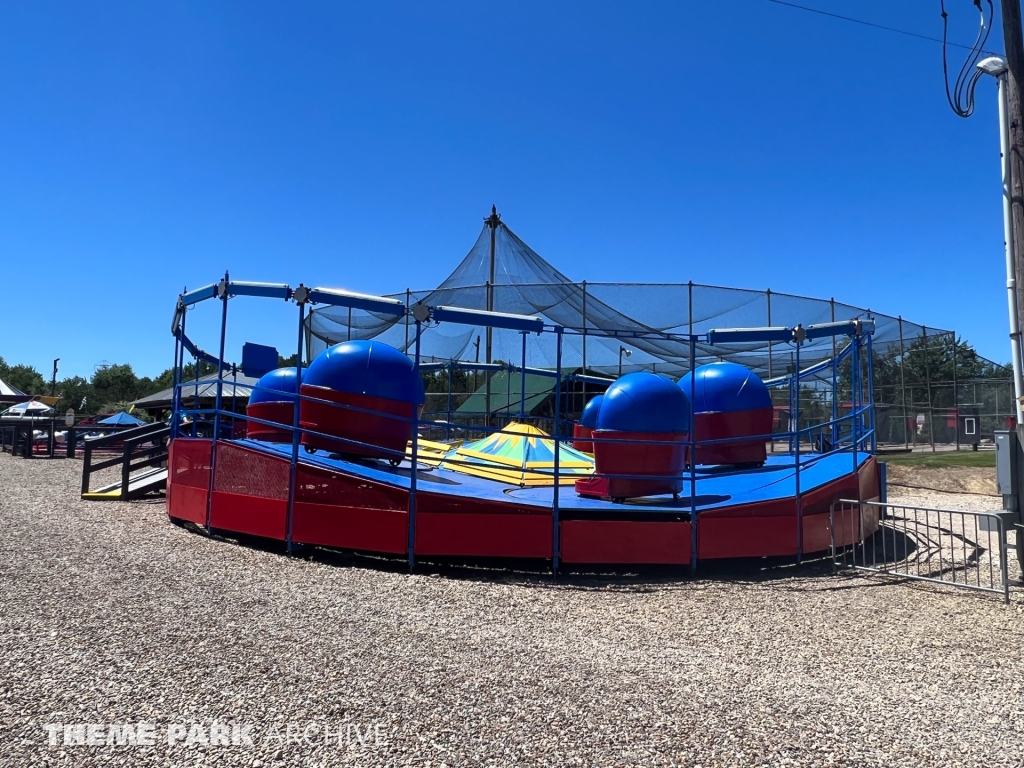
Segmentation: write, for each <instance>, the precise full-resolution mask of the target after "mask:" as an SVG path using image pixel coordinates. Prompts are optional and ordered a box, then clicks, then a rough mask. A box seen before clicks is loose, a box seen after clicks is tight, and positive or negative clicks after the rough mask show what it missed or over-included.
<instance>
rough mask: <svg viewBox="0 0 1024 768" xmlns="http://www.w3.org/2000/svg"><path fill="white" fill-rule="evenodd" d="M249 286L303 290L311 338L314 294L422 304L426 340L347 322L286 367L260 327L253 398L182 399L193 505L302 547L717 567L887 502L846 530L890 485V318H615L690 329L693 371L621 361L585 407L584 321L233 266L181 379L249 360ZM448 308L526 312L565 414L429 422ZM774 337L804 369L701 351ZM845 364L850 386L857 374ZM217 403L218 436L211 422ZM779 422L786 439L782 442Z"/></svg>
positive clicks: (171, 494)
mask: <svg viewBox="0 0 1024 768" xmlns="http://www.w3.org/2000/svg"><path fill="white" fill-rule="evenodd" d="M243 297H244V298H245V299H249V298H257V299H268V298H273V299H277V300H278V301H280V300H282V299H284V300H287V301H290V302H292V303H294V305H295V306H296V308H297V310H298V352H299V355H298V357H297V359H298V360H302V359H303V340H304V328H305V325H304V323H305V316H306V312H307V308H309V307H310V306H312V305H328V306H333V307H341V308H349V309H354V310H358V311H364V312H371V313H374V314H375V315H387V316H393V317H397V318H402V319H403V320H404V321H406V322H409V323H411V325H412V328H413V329H414V336H413V338H412V339H411V343H410V345H409V346H410V347H411V349H410V350H409V351H410V353H411V354H406V353H404V352H402V351H400V350H398V349H396V348H394V347H392V346H389V345H387V344H384V343H383V342H380V341H372V340H371V341H368V340H356V341H344V342H342V343H339V344H336V345H334V346H331V347H329V348H328V349H326V350H325V351H324V352H322V353H320V354H319V355H317V356H316V357H315V358H314V359H313V360H311V361H309V362H308V365H307V366H300V367H292V368H285V369H278V368H277V360H278V357H277V350H276V349H272V348H270V347H266V346H261V345H257V344H246V345H245V347H244V348H243V354H242V363H241V368H242V369H243V371H244V372H245V373H246V375H250V376H252V375H255V376H261V377H262V378H260V380H259V383H258V384H257V386H256V389H255V390H254V391H253V394H252V397H251V399H250V401H249V404H248V408H247V412H246V413H245V415H242V414H239V413H235V412H234V411H231V410H227V409H225V408H224V405H225V403H224V402H223V399H222V397H221V395H220V387H218V395H217V398H216V402H215V403H214V405H213V407H212V408H209V407H206V408H201V407H199V406H200V403H199V402H198V401H195V402H189V401H187V400H184V399H183V398H182V397H181V396H180V394H179V396H176V397H175V399H174V414H173V416H172V421H171V425H172V427H171V429H172V435H171V443H170V455H169V460H168V478H167V514H168V516H169V517H170V518H171V520H172V521H174V522H177V523H184V522H190V523H193V524H196V525H198V526H201V527H203V528H205V529H207V530H214V531H229V532H234V533H239V534H248V535H253V536H260V537H266V538H270V539H278V540H281V541H283V542H285V543H286V544H287V547H288V550H289V551H292V549H293V548H295V547H297V546H299V545H303V546H318V547H328V548H338V549H348V550H359V551H367V552H377V553H387V554H391V555H396V556H404V557H406V558H407V559H408V563H409V567H410V568H412V567H414V565H415V562H416V558H417V557H418V556H421V557H424V556H429V557H475V558H525V559H531V560H543V561H547V562H548V563H549V564H550V567H551V568H553V569H555V570H557V569H558V568H559V566H560V564H561V563H567V564H575V563H580V564H584V563H585V564H640V563H651V564H678V565H689V566H690V568H691V569H696V567H697V564H698V562H699V561H701V560H708V559H715V558H734V557H751V556H771V555H775V556H779V555H781V556H795V557H796V558H797V560H798V561H799V560H800V559H801V558H802V557H803V556H804V555H806V554H809V553H814V552H820V551H822V550H826V549H828V548H829V547H830V546H831V545H833V544H836V545H844V544H849V543H852V541H853V540H854V539H856V540H861V539H863V538H864V537H866V536H870V535H871V534H872V533H874V531H875V530H876V529H877V527H878V522H879V521H878V519H877V512H876V511H872V510H877V507H871V506H866V505H865V506H861V508H860V509H861V510H862V511H861V512H860V513H858V514H860V515H861V519H859V521H858V524H857V525H855V526H851V527H849V528H845V529H844V531H845V533H841V532H839V531H832V530H830V523H829V510H830V506H831V505H832V503H833V502H834V501H836V500H838V499H860V500H862V501H877V500H878V499H879V498H880V497H881V496H882V490H881V489H882V488H883V487H884V483H883V482H881V477H880V473H881V470H880V466H879V465H878V464H877V463H876V461H875V457H874V450H875V435H874V424H873V418H874V416H873V407H872V387H871V386H870V380H871V378H870V377H871V362H870V361H871V354H870V350H871V339H872V333H873V331H874V324H873V322H872V321H871V320H849V321H843V322H834V323H824V324H819V325H809V326H806V327H804V326H800V325H797V326H796V327H763V328H732V329H720V330H712V331H710V332H708V333H705V334H691V335H685V334H684V335H680V334H663V333H657V332H649V333H648V332H641V331H638V332H636V333H634V334H632V335H631V334H628V333H623V332H621V331H615V332H608V333H607V334H606V335H607V337H609V338H613V339H615V341H614V343H619V341H620V340H622V339H626V338H631V337H632V338H635V339H639V338H641V337H644V336H647V337H648V338H655V337H656V338H666V337H668V336H669V335H670V336H671V338H672V341H673V342H675V343H682V344H685V345H687V347H688V349H689V361H688V363H689V365H688V368H687V369H688V371H689V373H687V374H686V375H685V376H684V377H683V378H682V379H681V380H680V381H679V382H675V381H673V380H672V379H670V378H668V377H666V376H664V375H661V374H656V373H651V372H634V373H628V374H626V375H624V376H621V377H619V378H618V379H616V380H614V381H613V382H611V383H610V386H608V387H607V389H606V391H605V392H604V393H603V395H597V394H595V396H594V397H593V398H592V399H591V400H590V401H589V403H588V404H587V407H586V408H585V409H584V411H583V414H582V416H581V417H580V420H579V423H576V424H573V423H571V422H570V421H569V420H568V419H567V413H566V410H567V409H566V403H565V402H563V400H564V396H563V394H562V393H563V384H564V383H566V382H567V381H570V380H571V379H572V378H573V375H574V374H567V373H566V372H565V370H564V369H563V365H562V359H563V358H562V345H563V340H564V339H566V338H567V337H570V336H573V335H578V334H580V333H583V329H580V328H570V327H564V326H561V325H557V324H552V323H550V322H548V321H546V320H545V319H544V318H541V317H536V316H528V315H513V314H507V313H501V312H488V311H484V310H474V309H464V308H460V307H447V306H428V305H425V304H416V305H413V306H406V304H405V303H403V302H402V301H399V300H396V299H391V298H385V297H378V296H369V295H364V294H357V293H351V292H347V291H341V290H334V289H326V288H307V287H305V286H304V285H299V286H298V287H297V288H294V289H293V288H291V287H289V286H287V285H280V284H268V283H251V282H238V281H232V280H230V279H228V278H227V276H225V279H224V280H222V281H220V282H219V283H216V284H213V285H209V286H206V287H204V288H200V289H198V290H194V291H190V292H187V293H185V294H183V295H181V296H180V297H179V299H178V303H177V307H176V312H175V317H174V322H173V326H172V329H173V333H174V336H175V339H176V348H175V386H176V387H177V389H178V392H179V393H180V391H181V387H182V385H183V384H185V383H186V382H183V381H182V372H183V369H184V366H185V362H186V356H191V357H192V358H194V359H195V360H197V361H204V362H206V363H209V364H212V365H213V366H215V367H216V370H218V371H220V372H221V374H220V375H221V376H222V377H224V376H225V371H228V370H230V369H231V365H230V364H229V363H226V362H225V338H226V327H227V318H228V304H229V302H230V301H232V300H235V299H237V298H243ZM218 301H219V302H221V337H220V352H219V355H217V356H214V355H211V354H209V353H207V352H204V351H202V350H201V349H199V347H197V346H196V345H195V344H194V343H193V342H192V340H191V339H190V338H189V337H188V336H187V335H186V332H185V327H186V316H187V315H188V314H190V313H191V312H192V311H194V310H195V309H196V308H197V307H198V306H199V305H201V304H203V303H204V302H218ZM437 324H453V325H458V324H462V325H467V326H474V327H477V328H486V329H501V330H504V331H514V332H518V333H521V334H522V349H523V357H522V366H521V368H520V370H521V372H522V375H523V376H524V377H525V375H526V372H527V371H528V370H529V372H530V373H531V374H532V375H542V376H547V377H551V378H552V379H554V381H555V387H554V389H553V396H554V403H553V419H548V421H549V422H553V430H552V432H551V433H550V434H549V433H547V432H545V431H543V430H542V429H540V427H539V426H538V425H537V424H535V423H531V421H536V420H534V419H533V418H532V417H531V416H530V415H529V414H527V413H526V412H525V410H524V409H523V408H522V407H521V408H520V416H519V418H518V420H517V421H515V422H513V423H512V424H509V425H506V426H505V428H504V429H495V428H492V427H490V426H488V422H489V419H484V420H483V421H484V423H483V424H480V425H470V424H465V425H462V430H463V432H469V433H473V432H476V435H477V437H478V438H479V439H473V438H470V439H464V440H459V441H450V442H441V441H435V440H430V439H427V436H428V433H429V434H430V435H433V434H434V433H437V432H440V433H442V434H446V433H447V429H448V427H450V424H449V422H443V423H442V422H440V421H433V420H431V419H429V418H426V417H425V415H424V414H423V404H424V385H423V379H422V377H421V363H422V362H423V361H422V360H421V349H420V339H421V334H422V332H423V330H424V329H425V328H427V327H429V326H434V325H437ZM586 333H587V334H588V335H589V336H590V337H591V338H594V337H600V336H601V335H602V333H603V332H602V331H601V330H599V329H595V328H593V327H591V328H587V329H586ZM552 338H553V340H554V349H555V361H554V362H555V364H554V366H553V368H551V369H540V368H528V367H527V346H528V344H529V343H530V340H531V339H544V340H545V341H550V340H551V339H552ZM828 338H834V339H836V342H837V343H836V344H835V345H834V349H836V350H837V352H836V354H835V355H834V356H833V357H831V358H830V359H828V360H825V361H821V362H817V363H816V364H814V365H812V366H809V367H807V368H806V369H804V370H801V367H800V350H801V346H802V345H804V344H805V343H807V342H809V341H811V340H813V339H828ZM755 342H756V343H770V344H773V345H775V347H776V348H782V349H785V350H786V353H787V359H791V360H792V362H793V364H792V365H791V366H790V369H789V370H788V371H787V374H786V375H785V376H781V377H778V378H775V379H771V380H768V381H762V380H761V379H760V378H759V377H758V376H757V375H756V374H755V373H753V372H752V371H750V370H748V369H747V368H746V367H744V366H742V365H740V364H738V363H736V362H712V363H709V364H706V365H698V364H697V361H698V354H697V351H698V346H699V348H700V350H701V351H702V353H705V356H704V357H702V359H707V357H706V352H707V350H714V349H719V348H721V349H726V348H733V349H734V348H736V345H743V344H750V343H755ZM685 362H686V361H684V363H685ZM198 368H199V366H198V365H197V366H196V370H197V371H198ZM841 370H842V373H841ZM840 379H842V380H843V381H844V382H845V383H844V387H845V390H844V391H848V392H849V393H850V394H849V395H848V397H849V400H850V402H840V401H841V398H839V397H837V396H836V391H837V389H838V387H839V382H840ZM223 380H224V381H227V380H228V379H223ZM524 381H525V379H524ZM802 382H803V384H802ZM811 383H813V384H814V386H817V387H819V388H820V387H822V386H823V387H824V388H825V389H826V390H830V392H826V395H828V394H830V395H831V397H824V398H822V400H821V401H822V402H831V414H830V417H826V418H823V419H822V420H820V422H819V423H814V424H811V423H808V421H807V419H804V420H803V421H801V414H800V407H801V388H802V387H807V386H810V384H811ZM524 389H525V388H524ZM771 390H778V391H780V392H784V393H787V395H786V396H787V400H788V408H789V411H788V413H789V424H788V425H787V426H788V428H787V430H786V431H777V430H776V431H775V432H774V434H773V423H772V420H773V399H772V396H771ZM520 396H521V397H522V396H523V395H522V394H521V395H520ZM778 399H781V396H780V397H779V398H778ZM239 421H244V424H245V429H244V430H242V429H240V428H239V426H240V425H236V422H239ZM202 424H206V425H207V426H208V430H207V432H208V434H210V435H211V436H201V431H199V430H197V425H202ZM242 434H244V435H245V436H244V437H241V436H240V435H242ZM780 441H781V443H782V444H784V446H785V450H780V451H777V452H776V451H772V452H769V451H768V449H767V447H766V446H768V445H769V444H770V445H772V447H773V448H774V447H775V446H777V445H779V444H780ZM836 537H846V538H849V537H853V539H851V541H836V540H835V538H836Z"/></svg>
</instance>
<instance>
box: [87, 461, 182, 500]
mask: <svg viewBox="0 0 1024 768" xmlns="http://www.w3.org/2000/svg"><path fill="white" fill-rule="evenodd" d="M121 485H122V484H121V481H120V480H118V481H117V482H116V483H111V484H110V485H105V486H103V487H102V488H97V489H96V490H95V491H86V492H85V493H83V494H82V498H83V499H87V500H88V501H131V500H132V499H137V498H139V497H140V496H145V495H146V494H147V493H155V492H156V491H163V490H166V489H167V468H166V467H164V468H161V469H151V470H149V471H148V472H142V473H141V474H138V475H135V476H133V477H131V478H129V479H128V489H127V491H125V490H123V489H122V487H121Z"/></svg>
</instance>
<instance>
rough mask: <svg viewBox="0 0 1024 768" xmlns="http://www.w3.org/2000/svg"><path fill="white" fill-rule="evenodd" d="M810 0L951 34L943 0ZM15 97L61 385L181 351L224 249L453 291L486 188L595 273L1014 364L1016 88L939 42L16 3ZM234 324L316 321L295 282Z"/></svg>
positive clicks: (506, 8) (20, 330)
mask: <svg viewBox="0 0 1024 768" xmlns="http://www.w3.org/2000/svg"><path fill="white" fill-rule="evenodd" d="M806 4H809V5H814V6H815V7H818V8H821V9H825V10H831V11H836V12H841V13H848V14H852V15H856V16H858V17H860V18H864V19H867V20H870V21H876V22H879V23H883V24H887V25H892V26H897V27H901V28H904V29H907V30H911V31H915V32H919V33H922V34H930V35H941V22H940V19H939V16H938V8H937V4H936V3H935V2H933V1H932V0H927V1H925V0H912V1H911V2H905V3H891V2H880V0H865V2H860V3H857V4H855V6H854V5H851V4H850V3H845V2H839V1H838V0H806ZM948 4H949V5H950V9H951V11H952V13H953V18H952V26H953V30H952V36H953V37H954V38H955V39H957V40H959V41H962V42H969V41H971V40H972V39H973V34H974V23H975V18H976V17H974V16H972V15H971V14H972V9H971V5H970V3H969V2H968V0H962V1H961V2H959V3H957V2H955V1H954V2H950V3H948ZM989 47H990V48H994V49H995V50H1001V48H1002V45H1001V35H1000V34H999V33H998V27H997V32H996V33H995V34H993V37H992V40H991V41H990V45H989ZM956 56H957V57H958V56H959V54H956ZM0 97H2V100H3V117H2V118H0V263H2V264H3V274H4V290H3V293H2V298H0V316H2V318H3V319H2V320H0V355H2V356H3V357H4V358H6V359H7V360H8V362H12V363H13V362H26V363H31V364H33V365H35V366H36V367H37V368H39V369H40V370H41V371H42V372H43V373H44V375H47V376H48V374H49V367H50V361H51V360H52V358H54V357H60V358H61V359H62V362H61V375H71V374H82V375H89V374H91V372H92V369H93V365H94V364H95V363H97V362H99V361H100V360H108V361H110V362H130V363H131V364H132V365H133V366H134V367H135V369H136V371H137V372H138V373H140V375H155V374H157V373H159V372H160V371H161V370H162V369H164V368H166V367H168V366H169V365H170V364H171V357H172V349H173V343H172V338H171V336H170V333H169V327H170V320H171V313H172V308H173V303H174V299H175V297H176V295H177V294H178V292H179V291H180V290H181V288H182V286H184V285H188V286H189V287H197V286H199V285H201V284H205V283H210V282H214V281H216V280H217V279H218V277H219V276H220V275H221V274H223V271H224V270H225V269H230V270H231V273H232V275H233V276H234V277H236V278H238V279H250V280H266V281H281V282H288V283H291V284H292V285H295V284H297V283H298V282H299V281H304V282H306V283H307V284H322V285H335V286H344V287H348V288H351V289H355V290H361V291H366V292H382V293H383V292H393V291H400V290H403V289H405V288H407V287H412V288H429V287H432V286H434V285H436V284H437V283H438V282H439V281H440V280H441V279H443V278H444V277H445V276H446V275H447V274H448V273H449V272H450V271H451V269H452V268H453V267H454V266H455V265H456V264H457V263H458V262H459V260H460V259H461V258H462V257H463V256H464V255H465V253H466V252H467V251H468V249H469V248H470V246H471V245H472V243H473V242H474V240H475V238H476V236H477V234H478V232H479V229H480V226H481V220H482V217H483V216H484V215H486V214H487V213H488V211H489V209H490V206H491V203H496V204H497V205H498V208H499V210H500V211H501V212H502V214H503V218H504V220H505V221H506V222H507V223H508V224H509V225H510V226H511V227H512V229H513V230H515V231H516V233H517V234H519V235H520V236H521V237H523V238H524V239H525V240H526V241H527V242H528V243H530V244H531V245H532V246H533V247H534V248H535V249H536V250H537V251H538V252H539V253H541V254H542V255H543V256H544V257H545V258H547V259H548V260H549V261H551V262H553V263H554V264H555V265H556V266H558V267H559V268H560V269H561V270H562V271H563V272H565V273H567V274H568V275H570V276H571V277H573V278H575V279H588V280H591V281H617V280H622V281H658V282H677V281H678V282H685V281H687V280H694V281H696V282H703V283H711V284H718V285H730V286H737V287H746V288H757V289H764V288H769V287H770V288H771V289H773V290H775V291H781V292H789V293H797V294H805V295H809V296H815V297H823V298H828V297H830V296H834V297H836V298H837V299H840V300H842V301H845V302H848V303H852V304H858V305H861V306H866V307H870V308H872V309H874V310H877V311H880V312H885V313H890V314H903V316H905V317H907V318H910V319H912V320H914V321H917V322H923V323H927V324H928V325H931V326H935V327H939V328H947V329H955V330H957V331H959V332H960V333H961V334H962V335H963V336H964V337H965V338H966V339H967V340H968V341H970V342H971V343H973V344H974V345H975V346H976V347H977V348H978V350H979V351H980V352H981V353H982V354H984V355H985V356H987V357H990V358H994V359H996V360H999V361H1003V360H1006V359H1008V357H1009V349H1008V347H1009V345H1008V342H1007V340H1006V333H1007V332H1006V325H1007V320H1006V315H1007V313H1006V309H1005V287H1004V286H1005V279H1004V262H1003V253H1002V223H1001V221H1002V220H1001V208H1000V186H999V184H1000V182H999V157H998V131H997V124H996V122H997V117H996V107H995V84H994V82H992V81H990V80H989V81H987V82H982V84H981V86H980V87H979V91H978V98H979V107H978V111H977V113H976V115H975V116H974V117H973V118H971V119H970V120H962V119H959V118H957V117H955V116H954V115H953V113H952V112H951V111H950V109H949V107H948V106H947V105H946V99H945V96H944V93H943V85H942V71H941V46H939V45H938V44H935V43H930V42H926V41H923V40H915V39H912V38H909V37H903V36H900V35H895V34H891V33H888V32H883V31H880V30H875V29H870V28H867V27H863V26H858V25H854V24H849V23H846V22H841V21H837V20H834V19H829V18H825V17H822V16H818V15H814V14H810V13H806V12H802V11H797V10H793V9H791V8H786V7H783V6H780V5H775V4H772V3H770V2H768V1H767V0H742V1H741V2H737V3H691V2H642V3H623V2H616V3H611V2H585V3H584V2H562V1H560V2H554V3H552V2H543V3H541V2H524V3H513V4H497V5H496V4H488V3H483V4H481V3H468V2H466V3H455V2H445V3H422V2H415V3H414V2H401V3H390V2H379V3H337V2H327V3H311V2H305V3H304V2H297V3H280V2H272V3H271V2H252V1H251V0H246V2H214V3H210V2H201V3H200V2H194V3H184V2H183V3H155V2H149V3H140V2H125V3H114V2H107V3H98V4H94V3H77V4H71V3H59V4H50V3H44V2H32V3H6V4H4V5H3V7H2V8H0ZM236 305H237V306H239V307H241V306H243V305H242V304H240V303H239V302H233V303H232V307H233V309H232V312H235V310H234V307H235V306H236ZM214 312H215V310H211V311H210V312H208V313H207V314H208V315H210V316H211V318H210V319H211V320H212V315H213V314H214ZM196 314H197V315H198V313H196ZM233 319H234V320H235V322H234V323H233V324H232V328H233V336H232V339H231V344H232V345H233V346H234V347H235V348H236V349H237V347H238V346H239V345H240V344H241V342H242V341H246V340H250V341H263V342H269V343H275V344H279V345H281V346H282V347H284V346H286V345H289V346H290V345H292V344H293V342H292V339H293V338H294V336H295V331H294V327H293V326H294V313H293V312H292V311H289V310H286V309H285V308H284V306H283V305H282V307H280V308H278V307H276V306H274V305H270V306H267V305H266V304H265V303H264V304H258V305H257V307H256V309H240V310H239V311H238V312H236V313H235V315H233ZM204 322H205V321H204ZM210 327H212V326H211V324H206V325H204V330H208V329H209V328H210ZM190 335H192V334H190ZM197 341H199V342H200V343H201V344H202V346H205V347H206V348H209V349H215V348H216V339H215V336H214V335H213V334H212V333H207V334H206V335H205V336H201V337H200V338H199V339H197ZM232 356H237V353H235V354H232V350H231V349H229V357H232Z"/></svg>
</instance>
